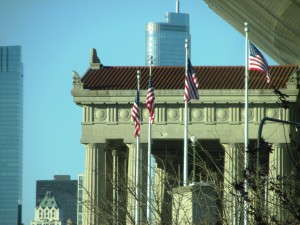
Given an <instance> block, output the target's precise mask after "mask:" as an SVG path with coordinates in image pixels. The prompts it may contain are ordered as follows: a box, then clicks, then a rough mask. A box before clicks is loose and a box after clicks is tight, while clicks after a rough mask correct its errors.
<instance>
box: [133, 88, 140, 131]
mask: <svg viewBox="0 0 300 225" xmlns="http://www.w3.org/2000/svg"><path fill="white" fill-rule="evenodd" d="M139 106H140V94H139V91H138V90H136V96H135V101H134V103H133V107H132V109H131V117H132V119H133V120H134V122H135V125H134V127H135V131H134V137H137V136H139V135H140V112H139Z"/></svg>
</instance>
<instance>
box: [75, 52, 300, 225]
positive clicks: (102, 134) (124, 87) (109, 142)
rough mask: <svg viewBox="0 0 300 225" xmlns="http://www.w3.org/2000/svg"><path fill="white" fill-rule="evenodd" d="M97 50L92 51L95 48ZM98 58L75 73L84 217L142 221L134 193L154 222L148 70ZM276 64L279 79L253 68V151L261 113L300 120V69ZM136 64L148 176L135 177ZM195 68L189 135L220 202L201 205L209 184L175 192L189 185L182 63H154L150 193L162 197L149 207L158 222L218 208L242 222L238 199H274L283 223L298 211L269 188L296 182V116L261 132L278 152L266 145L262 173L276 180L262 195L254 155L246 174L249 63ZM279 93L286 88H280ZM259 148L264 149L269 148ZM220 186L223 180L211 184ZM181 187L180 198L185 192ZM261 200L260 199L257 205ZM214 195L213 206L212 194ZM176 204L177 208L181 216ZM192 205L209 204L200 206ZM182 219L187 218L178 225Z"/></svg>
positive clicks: (202, 179) (274, 212)
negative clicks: (247, 188) (185, 177)
mask: <svg viewBox="0 0 300 225" xmlns="http://www.w3.org/2000/svg"><path fill="white" fill-rule="evenodd" d="M91 52H92V54H95V51H94V50H93V51H91ZM93 59H97V57H95V55H91V62H90V64H91V67H90V68H89V69H88V70H87V72H86V73H85V74H83V76H80V75H79V74H78V73H76V72H75V73H74V76H73V89H72V95H73V100H74V102H75V103H76V105H78V106H80V107H82V110H83V117H82V121H81V124H82V137H81V143H82V144H83V146H84V148H85V152H86V158H85V159H86V160H85V173H84V195H83V201H84V202H85V203H86V204H85V205H84V208H83V224H89V225H96V224H109V223H110V222H111V221H113V220H117V221H118V222H120V223H123V224H125V223H126V224H133V223H135V221H134V218H135V214H136V206H135V200H136V198H135V197H136V196H137V195H138V196H141V198H140V199H139V205H138V207H139V212H140V214H139V219H140V220H139V222H140V223H142V224H143V223H145V222H146V220H147V218H146V215H145V213H144V212H146V197H145V196H146V185H147V181H146V180H147V179H146V178H147V170H146V168H147V166H145V165H147V163H146V162H147V148H148V110H147V109H146V107H145V101H146V94H147V81H148V75H149V71H150V69H149V67H133V66H127V67H125V66H123V67H122V66H115V67H111V66H107V67H106V66H103V65H101V64H100V63H99V62H100V60H99V59H98V60H95V61H94V60H93ZM269 69H270V74H272V78H271V81H272V85H271V84H268V83H266V81H265V76H264V75H262V74H260V73H259V72H257V71H251V72H250V73H249V90H248V95H249V96H248V98H249V113H248V116H249V118H248V120H249V133H248V136H249V146H248V149H249V150H248V151H249V152H251V153H252V154H253V152H255V150H254V149H255V148H254V147H253V146H254V144H255V143H257V141H260V139H261V138H260V137H258V131H259V128H260V126H261V125H260V123H261V121H262V120H263V119H264V118H272V119H274V120H278V121H299V119H300V118H299V115H300V114H299V111H300V107H299V103H300V101H299V80H298V79H299V78H298V77H299V74H300V70H299V68H298V67H297V66H295V65H287V66H271V67H270V68H269ZM137 70H140V74H141V80H140V83H141V92H140V101H141V104H140V123H141V136H140V137H139V141H140V149H139V154H140V163H141V164H140V165H141V168H140V169H141V174H140V176H139V177H138V179H137V177H136V175H135V169H136V161H137V159H136V154H137V150H138V148H137V145H136V139H135V138H134V122H133V120H132V119H131V113H130V112H131V108H132V106H133V101H134V98H135V93H136V74H137ZM194 71H195V73H196V76H197V80H198V82H199V96H200V99H199V101H194V100H193V101H191V102H190V103H189V104H188V106H189V109H188V124H189V126H188V133H189V136H192V135H193V136H195V137H197V138H196V140H197V149H198V150H197V155H198V157H199V158H198V159H199V161H198V164H197V167H196V168H195V173H196V175H197V176H196V183H197V182H199V184H200V185H199V187H207V186H208V187H218V189H214V192H211V193H212V196H217V197H215V198H216V199H218V201H217V202H216V203H215V204H216V205H211V206H210V207H209V208H208V209H207V210H203V207H202V206H201V205H199V203H200V204H201V202H202V203H203V202H205V201H204V198H203V196H202V195H201V193H205V191H204V190H203V189H202V190H201V189H200V190H199V189H197V188H195V189H194V188H190V187H188V188H190V190H193V189H194V190H196V191H197V194H196V195H194V194H190V193H188V192H186V190H181V189H180V190H178V191H177V192H175V194H176V198H174V192H173V190H174V188H175V189H176V188H182V187H181V186H182V176H181V174H182V171H183V169H182V168H183V145H184V141H183V136H184V126H183V121H184V116H185V115H184V101H183V94H184V76H185V75H184V74H185V68H184V67H178V66H174V67H172V66H156V67H154V68H152V80H153V83H154V84H155V86H154V89H155V96H156V99H155V124H153V125H152V141H151V142H152V154H153V155H154V157H155V158H156V165H155V168H153V170H155V171H156V172H155V175H154V176H155V178H154V180H155V182H154V186H153V195H154V196H159V198H158V199H156V200H155V199H154V201H153V205H152V207H153V212H155V213H154V214H153V220H154V224H192V223H195V224H201V223H200V222H201V218H204V217H206V218H207V217H210V216H211V215H207V213H211V211H212V210H215V209H217V210H215V214H214V216H215V217H214V218H215V219H214V220H217V221H218V222H223V223H224V224H235V223H237V221H240V220H242V219H243V209H242V208H243V205H242V204H241V202H243V199H248V198H249V199H250V200H251V201H250V202H251V204H252V203H253V204H254V205H253V207H256V206H257V207H258V205H259V204H262V203H264V202H268V205H267V206H266V207H267V208H266V209H267V212H268V213H267V214H266V215H267V218H266V219H267V220H268V219H269V218H271V217H272V218H276V220H278V221H281V222H283V221H287V219H289V218H292V216H291V215H290V214H288V213H287V214H286V212H285V211H284V210H286V208H284V207H281V208H280V205H281V204H282V202H281V203H280V197H279V196H278V195H276V192H275V191H274V187H271V186H270V189H265V186H267V185H273V184H274V183H276V182H279V183H278V184H279V186H280V185H282V183H281V182H283V181H282V179H283V178H284V179H286V178H287V177H289V179H291V181H293V182H294V181H297V177H298V175H299V174H298V172H297V164H295V163H291V159H290V156H293V157H295V158H294V159H295V160H292V162H297V160H298V159H299V158H297V157H299V156H297V154H298V153H297V146H299V144H300V143H299V133H298V132H297V130H296V129H295V126H294V125H293V123H290V124H280V123H276V122H266V124H265V125H264V129H263V134H262V136H263V137H265V138H266V141H267V142H268V143H272V148H273V150H272V151H269V154H268V157H266V156H265V157H264V158H263V159H262V161H265V164H264V166H266V165H267V168H268V170H266V171H267V173H265V176H267V177H268V179H269V180H272V182H270V183H268V184H267V183H265V182H266V181H261V182H262V184H263V185H262V186H260V188H261V187H263V190H262V191H261V192H260V191H259V192H257V189H256V190H255V188H257V187H255V185H254V184H253V182H254V181H259V180H260V176H257V177H255V176H256V173H253V171H254V170H252V166H254V165H255V160H254V159H253V156H252V159H251V160H250V161H251V164H249V165H251V167H250V166H249V167H248V166H247V168H246V170H247V171H248V172H249V173H248V172H247V171H246V172H247V173H245V165H244V159H245V146H244V126H245V105H244V99H245V90H244V74H245V68H244V67H243V66H228V67H226V66H223V67H221V66H210V67H207V66H202V67H200V66H194ZM279 90H280V91H279ZM279 93H281V94H282V93H284V95H278V94H279ZM284 96H288V102H287V101H283V97H284ZM130 99H131V100H130ZM189 143H190V142H189ZM293 146H294V147H293ZM250 150H253V151H250ZM190 151H191V147H190ZM255 153H256V152H255ZM261 153H264V154H265V155H266V151H262V152H261ZM189 158H190V157H189ZM254 158H255V157H254ZM191 161H192V160H189V167H188V173H189V176H191V175H192V166H191V165H192V164H191ZM262 161H261V162H260V163H262ZM257 168H258V166H257ZM260 172H261V171H260ZM245 174H246V175H247V176H249V177H248V178H249V185H250V184H251V185H252V186H251V188H253V189H252V190H253V192H251V193H250V192H249V193H244V192H243V190H244V189H243V188H242V189H241V188H240V187H239V184H241V183H242V184H243V182H244V176H245ZM253 177H254V178H255V179H253ZM156 178H160V179H156ZM251 178H252V179H251ZM279 178H280V179H279ZM281 178H282V179H281ZM136 180H139V183H140V185H139V186H138V193H136V192H135V187H136V186H135V181H136ZM250 181H251V182H250ZM215 183H217V184H218V185H216V186H213V185H215ZM266 190H268V191H266ZM276 190H277V189H276ZM187 191H188V190H187ZM215 191H218V192H215ZM178 193H182V195H181V196H178ZM253 193H259V194H261V193H263V195H261V196H259V195H254V194H253ZM154 198H155V197H154ZM178 199H179V200H178ZM180 199H183V200H182V201H181V200H180ZM195 199H196V200H195ZM201 199H202V200H201ZM257 199H258V200H259V201H258V204H257V205H256V204H255V202H256V200H257ZM293 199H294V197H293ZM174 200H177V202H176V204H173V202H174ZM188 201H190V202H188ZM209 202H210V203H209V204H212V201H211V200H210V201H209ZM194 203H196V205H194ZM178 204H179V205H178ZM174 207H175V208H174ZM261 207H262V206H261ZM262 208H263V207H262ZM174 209H176V210H175V211H176V212H178V213H175V214H174V213H173V212H174ZM194 209H199V210H202V211H199V212H198V213H197V212H195V213H194V211H193V210H194ZM172 210H173V212H172ZM253 213H254V212H253ZM186 215H191V217H192V218H187V216H186ZM262 217H263V216H262ZM250 218H252V220H251V219H250ZM255 218H258V217H254V216H253V214H252V217H249V221H250V222H251V223H249V224H254V223H253V222H254V219H255ZM178 220H183V221H185V222H183V223H180V221H178Z"/></svg>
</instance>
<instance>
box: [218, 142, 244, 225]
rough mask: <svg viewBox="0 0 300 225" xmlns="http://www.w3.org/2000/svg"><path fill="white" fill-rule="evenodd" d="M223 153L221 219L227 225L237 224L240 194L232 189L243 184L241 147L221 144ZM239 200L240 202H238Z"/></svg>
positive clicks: (232, 144)
mask: <svg viewBox="0 0 300 225" xmlns="http://www.w3.org/2000/svg"><path fill="white" fill-rule="evenodd" d="M222 145H223V147H224V151H225V154H224V155H225V160H224V195H223V218H224V220H225V221H227V224H233V225H234V224H238V218H239V215H240V210H241V206H240V205H239V203H238V202H241V199H239V197H238V196H239V195H240V193H239V192H238V191H237V190H236V188H235V187H234V185H235V184H237V183H240V182H243V176H242V174H243V170H244V160H243V159H244V152H243V150H244V149H243V146H241V147H240V148H239V146H238V144H236V143H230V144H222ZM238 200H240V201H238Z"/></svg>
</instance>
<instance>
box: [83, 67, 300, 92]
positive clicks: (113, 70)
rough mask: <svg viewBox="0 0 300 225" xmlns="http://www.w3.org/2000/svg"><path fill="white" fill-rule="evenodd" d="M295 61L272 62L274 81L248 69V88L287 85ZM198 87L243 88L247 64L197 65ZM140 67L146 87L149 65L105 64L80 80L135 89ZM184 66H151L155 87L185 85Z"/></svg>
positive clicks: (101, 86)
mask: <svg viewBox="0 0 300 225" xmlns="http://www.w3.org/2000/svg"><path fill="white" fill-rule="evenodd" d="M296 67H297V66H296V65H284V66H270V68H269V71H270V77H271V82H270V84H268V83H267V82H266V77H265V75H264V74H262V73H260V72H257V71H249V89H271V88H272V85H273V86H274V87H276V88H284V87H285V86H286V82H287V80H288V78H289V76H290V75H291V74H292V72H293V71H294V70H295V69H296ZM193 68H194V70H195V73H196V76H197V79H198V83H199V89H244V87H245V86H244V74H245V67H243V66H194V67H193ZM137 70H140V71H141V83H140V84H141V89H144V90H145V89H147V84H148V75H149V71H150V70H149V67H146V66H142V67H138V66H111V67H110V66H104V67H102V68H100V69H88V71H87V72H86V73H85V74H84V75H83V77H82V78H81V81H82V82H83V83H84V88H85V89H91V90H132V89H136V72H137ZM184 74H185V68H184V67H181V66H155V67H152V80H153V83H154V88H155V89H156V90H159V89H183V88H184Z"/></svg>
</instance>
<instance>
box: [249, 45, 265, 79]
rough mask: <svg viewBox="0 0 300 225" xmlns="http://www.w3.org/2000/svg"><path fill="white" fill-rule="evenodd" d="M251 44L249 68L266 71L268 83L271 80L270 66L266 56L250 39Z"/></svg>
mask: <svg viewBox="0 0 300 225" xmlns="http://www.w3.org/2000/svg"><path fill="white" fill-rule="evenodd" d="M249 44H250V57H249V70H257V71H260V72H262V73H264V74H265V75H266V77H267V83H269V82H270V76H269V68H268V67H269V66H268V62H267V60H266V59H265V57H264V56H263V55H262V54H261V53H260V51H259V50H258V49H257V48H256V47H255V46H254V45H253V44H252V43H251V42H250V41H249Z"/></svg>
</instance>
